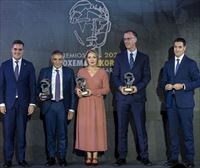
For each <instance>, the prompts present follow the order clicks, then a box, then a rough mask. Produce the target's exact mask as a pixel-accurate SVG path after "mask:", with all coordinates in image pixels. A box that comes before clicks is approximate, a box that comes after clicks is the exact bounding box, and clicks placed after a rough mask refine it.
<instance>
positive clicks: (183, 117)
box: [167, 98, 194, 162]
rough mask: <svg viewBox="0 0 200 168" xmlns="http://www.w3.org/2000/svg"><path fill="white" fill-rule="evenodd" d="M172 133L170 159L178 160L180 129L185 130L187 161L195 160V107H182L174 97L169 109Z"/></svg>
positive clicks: (170, 130) (170, 133)
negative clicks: (178, 105)
mask: <svg viewBox="0 0 200 168" xmlns="http://www.w3.org/2000/svg"><path fill="white" fill-rule="evenodd" d="M188 101H189V100H188ZM167 116H168V121H169V135H170V155H171V156H170V159H171V160H178V155H179V146H180V141H179V129H181V130H182V132H183V138H184V139H183V142H184V145H185V154H186V156H185V157H186V159H187V161H191V162H193V161H194V136H193V108H180V107H177V105H176V99H175V98H173V106H172V108H168V109H167Z"/></svg>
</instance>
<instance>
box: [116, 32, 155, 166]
mask: <svg viewBox="0 0 200 168" xmlns="http://www.w3.org/2000/svg"><path fill="white" fill-rule="evenodd" d="M136 42H137V34H136V32H135V31H133V30H128V31H126V32H125V33H124V44H125V46H126V49H127V50H126V51H123V52H121V53H119V54H117V56H116V58H115V64H114V70H113V81H114V84H115V87H116V89H117V93H116V101H117V103H116V104H117V117H118V153H119V158H118V160H117V162H116V165H118V166H120V165H123V164H126V155H127V132H128V124H129V122H128V121H129V118H128V117H129V112H131V117H132V119H133V121H134V124H135V130H136V135H137V137H136V139H137V144H138V148H139V157H138V160H140V161H141V162H142V163H143V164H144V165H146V166H151V165H152V163H151V162H150V161H149V158H148V144H147V133H146V128H145V120H146V119H145V118H146V117H145V101H146V86H147V84H148V83H149V81H150V79H151V73H150V65H149V57H148V56H147V55H145V54H143V53H141V52H140V51H138V50H137V48H136ZM127 72H131V73H132V74H133V76H134V78H135V80H134V82H133V85H132V86H131V88H132V91H130V92H126V91H124V89H125V82H124V74H126V73H127Z"/></svg>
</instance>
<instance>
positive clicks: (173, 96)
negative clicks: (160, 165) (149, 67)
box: [161, 38, 200, 168]
mask: <svg viewBox="0 0 200 168" xmlns="http://www.w3.org/2000/svg"><path fill="white" fill-rule="evenodd" d="M185 50H186V41H185V40H184V39H183V38H177V39H176V40H175V41H174V53H175V56H174V57H173V58H171V59H170V60H169V61H167V62H166V63H165V66H164V69H163V76H162V80H161V87H162V88H163V89H164V90H165V101H166V107H167V116H168V121H169V134H170V160H169V162H168V165H169V166H174V165H175V164H178V155H179V145H180V143H179V131H178V130H179V128H181V129H182V132H183V137H184V139H183V141H184V145H185V149H186V150H185V154H186V156H185V157H186V160H185V164H186V166H187V167H188V168H192V167H194V136H193V109H194V105H195V103H194V97H193V96H194V89H195V88H197V87H199V86H200V74H199V69H198V67H197V63H196V62H195V61H194V60H192V59H190V58H189V57H188V56H186V55H185Z"/></svg>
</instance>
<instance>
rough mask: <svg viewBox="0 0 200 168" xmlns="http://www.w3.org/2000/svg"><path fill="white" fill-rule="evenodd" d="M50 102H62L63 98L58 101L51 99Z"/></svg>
mask: <svg viewBox="0 0 200 168" xmlns="http://www.w3.org/2000/svg"><path fill="white" fill-rule="evenodd" d="M51 102H54V103H59V102H63V99H61V100H59V101H56V100H51Z"/></svg>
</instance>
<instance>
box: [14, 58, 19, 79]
mask: <svg viewBox="0 0 200 168" xmlns="http://www.w3.org/2000/svg"><path fill="white" fill-rule="evenodd" d="M18 62H19V61H15V63H16V66H15V78H16V80H18V77H19V64H18Z"/></svg>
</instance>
